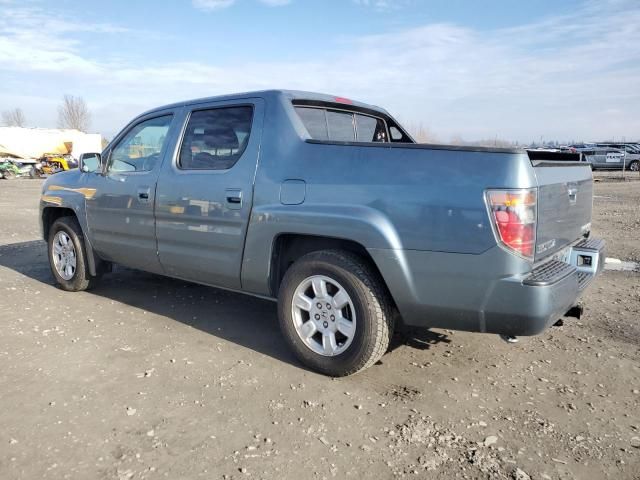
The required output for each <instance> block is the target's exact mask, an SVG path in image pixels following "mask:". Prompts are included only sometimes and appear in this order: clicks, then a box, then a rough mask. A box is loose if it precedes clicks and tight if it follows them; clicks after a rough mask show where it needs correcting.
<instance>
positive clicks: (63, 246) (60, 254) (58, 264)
mask: <svg viewBox="0 0 640 480" xmlns="http://www.w3.org/2000/svg"><path fill="white" fill-rule="evenodd" d="M48 246H49V264H50V265H51V272H52V273H53V276H54V277H55V279H56V282H57V284H58V285H59V286H60V288H62V289H63V290H67V291H70V292H78V291H81V290H87V289H88V288H91V287H92V286H93V285H94V283H95V282H96V280H97V279H96V278H95V277H92V276H91V275H90V274H89V265H88V263H87V256H86V253H85V246H84V236H83V235H82V230H81V229H80V225H78V221H77V220H76V219H75V218H74V217H62V218H59V219H58V220H56V221H55V222H54V223H53V225H52V226H51V229H50V230H49V242H48Z"/></svg>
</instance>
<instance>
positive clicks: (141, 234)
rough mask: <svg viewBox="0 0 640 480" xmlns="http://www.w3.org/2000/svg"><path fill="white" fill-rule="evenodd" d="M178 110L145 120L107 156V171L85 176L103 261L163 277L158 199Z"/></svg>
mask: <svg viewBox="0 0 640 480" xmlns="http://www.w3.org/2000/svg"><path fill="white" fill-rule="evenodd" d="M175 113H176V112H175V111H173V110H167V111H164V112H161V113H155V114H152V115H148V116H146V117H143V118H141V119H139V120H138V121H136V122H135V123H133V124H132V125H131V126H130V127H128V128H127V129H125V130H124V131H123V132H122V133H121V134H120V135H119V137H118V138H116V140H115V141H114V143H113V146H110V147H109V149H108V150H106V151H105V152H104V158H105V161H106V165H105V168H104V171H103V172H98V173H85V174H83V175H84V176H85V177H86V184H85V187H86V189H87V190H86V191H87V192H89V193H88V194H86V195H85V197H86V211H87V221H88V225H89V236H90V240H91V242H92V245H93V247H94V248H95V250H96V251H97V252H98V253H99V254H100V256H101V257H103V258H105V259H107V260H111V261H113V262H116V263H120V264H123V265H126V266H128V267H132V268H139V269H141V270H146V271H150V272H155V273H160V272H162V268H161V267H160V263H159V262H158V257H157V253H156V239H155V223H154V196H155V191H156V182H157V179H158V174H159V172H160V167H161V164H162V160H163V158H164V156H165V154H166V153H167V150H168V148H167V147H168V144H169V143H170V138H171V137H172V135H175V133H176V127H177V124H176V122H175Z"/></svg>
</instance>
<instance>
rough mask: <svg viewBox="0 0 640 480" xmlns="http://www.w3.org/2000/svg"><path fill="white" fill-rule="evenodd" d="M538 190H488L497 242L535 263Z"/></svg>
mask: <svg viewBox="0 0 640 480" xmlns="http://www.w3.org/2000/svg"><path fill="white" fill-rule="evenodd" d="M537 197H538V195H537V191H536V189H525V188H522V189H517V190H487V192H486V202H487V207H488V209H489V217H490V219H491V223H492V226H493V231H494V233H495V235H496V240H498V243H499V244H500V245H502V246H503V247H505V248H506V249H507V250H508V251H510V252H512V253H515V254H517V255H520V256H521V257H524V258H526V259H527V260H533V256H534V253H535V245H536V210H537V208H536V206H537Z"/></svg>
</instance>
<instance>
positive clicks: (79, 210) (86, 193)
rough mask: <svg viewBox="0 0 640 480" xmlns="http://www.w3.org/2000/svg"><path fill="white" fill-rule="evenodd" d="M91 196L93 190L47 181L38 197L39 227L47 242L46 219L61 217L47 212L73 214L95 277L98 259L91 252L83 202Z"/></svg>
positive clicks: (90, 271) (84, 203)
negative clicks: (55, 210)
mask: <svg viewBox="0 0 640 480" xmlns="http://www.w3.org/2000/svg"><path fill="white" fill-rule="evenodd" d="M93 195H95V189H93V188H83V187H75V188H74V187H71V186H66V185H61V184H59V183H53V182H49V181H47V182H46V183H45V185H44V187H43V189H42V195H41V197H40V227H41V233H42V237H43V238H44V241H45V242H47V241H48V240H49V239H48V238H47V232H48V227H47V225H46V224H45V221H46V219H47V218H51V215H52V214H53V217H54V218H57V217H59V216H62V215H58V214H57V213H58V212H51V211H49V209H60V210H66V211H67V212H73V214H74V215H75V217H76V219H77V221H78V224H79V225H80V229H81V230H82V234H83V237H84V243H85V250H86V254H87V261H88V263H89V273H90V274H91V275H93V276H95V275H96V272H97V264H98V262H99V258H97V256H96V254H95V252H94V250H93V246H92V245H91V240H90V239H89V235H88V232H89V228H88V225H87V214H86V202H85V200H86V199H87V198H92V197H93Z"/></svg>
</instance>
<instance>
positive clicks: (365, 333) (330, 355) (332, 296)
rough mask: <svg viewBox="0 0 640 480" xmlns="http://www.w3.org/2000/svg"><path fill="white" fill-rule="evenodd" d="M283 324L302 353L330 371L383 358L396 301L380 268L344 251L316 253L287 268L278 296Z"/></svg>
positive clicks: (293, 345)
mask: <svg viewBox="0 0 640 480" xmlns="http://www.w3.org/2000/svg"><path fill="white" fill-rule="evenodd" d="M278 300H279V301H278V316H279V320H280V327H281V329H282V332H283V334H284V336H285V339H286V340H287V343H288V344H289V346H290V347H291V349H292V350H293V351H294V353H295V354H296V356H297V357H298V358H299V359H300V360H301V361H302V362H303V363H304V364H305V365H307V366H309V367H311V368H312V369H314V370H317V371H319V372H321V373H324V374H326V375H330V376H335V377H339V376H345V375H350V374H353V373H356V372H358V371H360V370H364V369H365V368H367V367H369V366H371V365H373V364H374V363H375V362H377V361H378V360H379V359H380V358H381V357H382V355H384V353H385V352H386V350H387V348H388V347H389V339H390V337H391V335H392V333H393V318H394V317H393V306H392V302H391V299H390V297H389V294H388V293H387V291H386V288H385V287H384V284H383V283H382V280H381V279H380V278H379V275H378V274H377V272H375V271H374V270H373V269H372V268H371V267H370V266H369V265H368V264H367V263H366V262H365V261H363V260H362V259H361V258H360V257H358V256H356V255H353V254H351V253H349V252H345V251H340V250H324V251H319V252H312V253H310V254H308V255H305V256H304V257H302V258H300V259H299V260H298V261H296V262H295V263H294V264H293V265H292V266H291V267H290V268H289V269H288V270H287V272H286V274H285V276H284V279H283V281H282V285H281V288H280V295H279V299H278Z"/></svg>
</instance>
